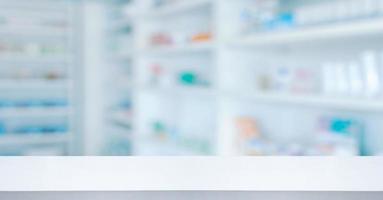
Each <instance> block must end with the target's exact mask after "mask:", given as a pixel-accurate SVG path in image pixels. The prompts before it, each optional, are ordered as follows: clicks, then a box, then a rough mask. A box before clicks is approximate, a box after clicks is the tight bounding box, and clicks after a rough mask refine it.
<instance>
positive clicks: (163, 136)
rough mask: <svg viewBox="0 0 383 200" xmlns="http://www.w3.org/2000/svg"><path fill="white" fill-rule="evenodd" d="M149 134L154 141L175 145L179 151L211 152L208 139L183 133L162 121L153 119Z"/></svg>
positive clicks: (202, 153)
mask: <svg viewBox="0 0 383 200" xmlns="http://www.w3.org/2000/svg"><path fill="white" fill-rule="evenodd" d="M151 135H152V138H153V139H154V140H155V142H157V143H162V144H164V145H168V146H176V147H177V148H179V149H180V150H181V151H184V150H186V151H191V152H193V153H195V154H197V155H200V154H201V155H208V154H209V153H210V152H211V146H210V144H209V141H208V140H206V139H203V138H198V137H193V136H187V135H184V134H182V133H181V132H180V131H179V130H178V129H177V128H175V127H172V126H169V125H168V124H166V123H163V122H162V121H155V122H154V123H153V124H152V133H151ZM183 149H184V150H183ZM174 153H177V152H174Z"/></svg>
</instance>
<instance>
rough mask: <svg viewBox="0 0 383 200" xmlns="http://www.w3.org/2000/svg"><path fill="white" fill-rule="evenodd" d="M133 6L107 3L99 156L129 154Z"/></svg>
mask: <svg viewBox="0 0 383 200" xmlns="http://www.w3.org/2000/svg"><path fill="white" fill-rule="evenodd" d="M133 6H135V1H133V0H122V1H115V2H111V3H108V4H107V9H106V14H107V16H108V22H111V23H108V24H106V29H107V32H108V34H107V44H104V45H107V46H108V48H107V49H108V51H109V53H108V54H107V55H108V56H107V57H108V61H109V62H111V65H110V66H109V67H110V70H108V81H107V83H108V85H114V86H115V87H114V88H113V89H112V90H111V89H110V88H109V87H107V88H106V91H105V93H106V94H108V96H109V97H110V98H108V102H107V103H106V105H105V111H104V113H105V114H104V116H105V119H104V121H105V122H106V123H105V124H106V125H105V127H104V129H105V130H104V131H103V132H104V134H103V144H102V152H101V154H102V155H113V156H125V155H130V154H131V151H132V150H131V146H132V144H131V143H132V130H133V128H134V127H135V124H134V123H133V121H134V114H135V113H134V110H133V108H134V107H133V104H134V103H135V102H134V101H133V99H132V94H133V91H134V90H135V85H134V82H133V80H132V79H133V73H134V70H133V67H132V65H133V62H134V58H135V56H136V49H135V48H134V39H135V22H134V20H133V19H132V16H130V15H128V13H126V12H127V10H128V9H129V8H131V7H133Z"/></svg>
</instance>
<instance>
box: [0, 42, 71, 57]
mask: <svg viewBox="0 0 383 200" xmlns="http://www.w3.org/2000/svg"><path fill="white" fill-rule="evenodd" d="M66 52H67V50H66V48H65V46H63V45H60V44H57V45H53V44H43V43H32V42H28V43H22V44H20V43H17V42H10V41H0V54H1V55H10V56H12V55H16V56H48V55H49V56H54V55H62V54H64V55H65V53H66Z"/></svg>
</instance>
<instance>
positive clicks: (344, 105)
mask: <svg viewBox="0 0 383 200" xmlns="http://www.w3.org/2000/svg"><path fill="white" fill-rule="evenodd" d="M230 96H231V97H236V98H240V99H244V100H250V101H255V102H264V103H268V104H269V103H277V104H295V105H301V106H313V107H325V108H333V109H339V110H350V111H363V112H382V111H383V100H381V99H376V100H371V99H353V98H345V97H326V96H321V95H293V94H280V93H274V92H259V93H258V94H249V93H247V94H245V93H241V94H238V93H232V94H230Z"/></svg>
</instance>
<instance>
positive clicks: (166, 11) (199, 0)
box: [143, 0, 212, 18]
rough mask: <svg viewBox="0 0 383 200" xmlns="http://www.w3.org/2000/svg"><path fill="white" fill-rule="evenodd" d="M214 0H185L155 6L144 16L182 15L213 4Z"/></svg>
mask: <svg viewBox="0 0 383 200" xmlns="http://www.w3.org/2000/svg"><path fill="white" fill-rule="evenodd" d="M211 3H212V0H193V1H190V0H183V1H178V2H176V3H173V4H169V5H164V6H162V7H159V8H154V9H152V10H150V11H149V12H147V13H145V14H144V15H143V17H146V18H158V17H167V16H172V15H180V14H184V13H188V12H190V11H194V10H198V9H200V8H204V7H206V6H209V5H211Z"/></svg>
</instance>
